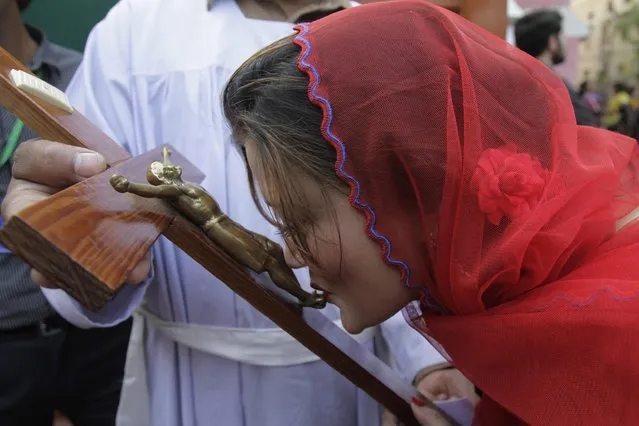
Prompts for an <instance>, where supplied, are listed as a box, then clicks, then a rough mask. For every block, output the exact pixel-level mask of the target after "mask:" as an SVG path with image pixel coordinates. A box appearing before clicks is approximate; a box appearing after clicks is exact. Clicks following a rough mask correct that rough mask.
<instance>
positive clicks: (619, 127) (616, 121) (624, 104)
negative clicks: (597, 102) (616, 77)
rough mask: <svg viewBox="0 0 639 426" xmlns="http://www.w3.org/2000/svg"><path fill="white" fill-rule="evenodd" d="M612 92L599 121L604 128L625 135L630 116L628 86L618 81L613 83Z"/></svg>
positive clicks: (628, 129)
mask: <svg viewBox="0 0 639 426" xmlns="http://www.w3.org/2000/svg"><path fill="white" fill-rule="evenodd" d="M613 92H614V93H613V95H612V96H611V97H610V99H609V100H608V103H607V105H606V112H605V113H604V116H603V118H602V120H601V122H602V125H603V126H604V127H605V128H606V129H608V130H612V131H614V132H617V133H621V134H624V135H627V134H629V133H630V121H631V117H632V104H631V96H630V94H629V93H628V87H627V86H626V85H625V84H624V83H622V82H619V81H618V82H616V83H615V84H614V85H613Z"/></svg>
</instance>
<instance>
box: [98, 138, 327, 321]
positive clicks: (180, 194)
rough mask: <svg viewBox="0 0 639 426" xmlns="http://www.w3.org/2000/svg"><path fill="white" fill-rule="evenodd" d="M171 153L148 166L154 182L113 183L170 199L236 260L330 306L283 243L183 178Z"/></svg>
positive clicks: (310, 303) (314, 303)
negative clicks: (302, 278)
mask: <svg viewBox="0 0 639 426" xmlns="http://www.w3.org/2000/svg"><path fill="white" fill-rule="evenodd" d="M169 155H170V150H169V149H168V148H166V147H165V148H164V149H163V157H164V162H162V163H161V162H159V161H154V162H153V163H151V165H150V166H149V168H148V169H147V171H146V179H147V181H148V182H149V183H150V185H149V184H144V183H132V182H129V181H128V179H126V178H125V177H124V176H122V175H119V174H115V175H113V176H112V177H111V180H110V182H111V186H113V188H115V190H116V191H118V192H122V193H126V192H129V193H131V194H135V195H138V196H140V197H144V198H159V199H165V200H167V201H169V202H170V203H171V205H173V207H175V209H176V210H178V211H179V212H180V213H182V214H184V216H186V217H187V218H188V219H189V220H190V221H191V222H193V223H194V224H195V225H197V226H199V227H200V228H201V229H202V230H203V231H204V233H205V234H206V236H207V237H209V238H210V239H211V241H213V242H214V243H215V244H217V245H218V246H219V247H221V248H222V249H224V250H225V251H226V252H227V253H228V254H229V255H230V256H231V257H232V258H233V259H234V260H236V261H237V262H239V263H240V264H242V265H244V266H246V267H247V268H249V269H250V270H252V271H254V272H257V273H262V272H267V273H268V274H269V276H270V277H271V280H272V281H273V283H274V284H275V285H277V286H278V287H279V288H281V289H282V290H284V291H286V292H288V293H289V294H291V295H293V296H295V297H296V298H297V299H298V300H299V302H300V305H301V306H303V307H312V308H318V309H321V308H324V307H325V306H326V298H325V297H324V296H323V295H322V294H321V293H319V292H316V291H314V292H313V293H312V294H311V293H307V292H306V291H304V289H302V287H301V286H300V284H299V282H298V281H297V278H296V277H295V274H294V273H293V271H292V270H291V268H289V267H288V265H287V264H286V261H285V260H284V252H283V251H282V247H280V246H279V245H278V244H277V243H275V242H273V241H271V240H269V239H268V238H266V237H264V236H263V235H260V234H257V233H255V232H252V231H249V230H248V229H246V228H244V227H243V226H242V225H240V224H238V223H237V222H235V221H233V220H232V219H231V218H229V217H228V216H227V215H226V214H224V212H222V210H221V209H220V206H219V205H218V203H217V201H215V199H214V198H213V197H212V196H211V195H210V194H209V193H208V192H206V191H205V190H204V189H203V188H202V187H201V186H199V185H197V184H194V183H190V182H185V181H184V180H182V169H181V168H180V166H177V165H174V164H171V163H170V161H169Z"/></svg>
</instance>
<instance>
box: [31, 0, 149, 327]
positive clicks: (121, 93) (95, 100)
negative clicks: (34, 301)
mask: <svg viewBox="0 0 639 426" xmlns="http://www.w3.org/2000/svg"><path fill="white" fill-rule="evenodd" d="M130 30H131V5H130V2H129V1H128V0H122V1H120V2H118V3H117V4H116V5H115V6H114V7H113V8H112V9H111V11H110V12H109V14H108V15H107V16H106V18H105V19H104V20H103V21H102V22H100V23H99V24H98V25H96V27H95V28H94V29H93V31H92V32H91V34H90V36H89V39H88V40H87V45H86V49H85V54H84V59H83V61H82V64H81V65H80V67H79V68H78V71H77V72H76V74H75V76H74V77H73V79H72V80H71V83H70V84H69V87H68V89H67V96H68V97H69V100H70V101H71V104H72V105H73V106H74V107H75V108H76V109H78V110H79V111H80V112H81V113H82V114H83V115H84V116H86V117H87V118H88V119H89V120H90V121H91V122H92V123H93V124H95V125H96V126H97V127H99V128H100V129H101V130H102V131H103V132H105V133H106V134H107V135H109V136H110V137H111V138H113V139H114V140H115V141H117V142H119V143H120V144H122V145H123V146H125V147H128V145H129V143H130V142H131V141H132V140H133V139H132V138H133V134H134V132H133V130H134V128H133V110H132V99H131V67H130V54H131V46H130V43H131V34H130ZM150 280H151V278H149V279H147V280H146V281H145V282H144V283H142V284H139V285H127V286H124V287H123V288H122V290H121V291H120V292H119V293H118V294H117V295H116V296H115V297H114V299H113V300H112V301H110V302H109V303H108V304H107V306H106V307H105V308H104V309H103V310H102V311H101V312H98V313H94V312H90V311H88V310H86V309H84V308H83V307H82V306H80V304H79V303H78V302H77V301H76V300H74V299H72V298H71V297H70V296H69V295H68V294H67V293H65V292H64V291H62V290H59V289H47V288H43V289H42V291H43V292H44V295H45V296H46V298H47V299H48V300H49V303H50V304H51V305H52V306H53V308H54V309H55V310H56V311H58V312H59V313H60V315H62V316H63V317H64V318H66V319H67V320H68V321H69V322H71V323H73V324H75V325H76V326H78V327H83V328H89V327H110V326H113V325H115V324H117V323H119V322H121V321H124V320H126V319H127V318H129V317H130V316H131V314H132V312H133V311H134V310H135V308H137V306H138V305H139V304H140V303H141V302H142V299H143V296H144V293H145V291H146V288H147V286H148V283H149V282H150Z"/></svg>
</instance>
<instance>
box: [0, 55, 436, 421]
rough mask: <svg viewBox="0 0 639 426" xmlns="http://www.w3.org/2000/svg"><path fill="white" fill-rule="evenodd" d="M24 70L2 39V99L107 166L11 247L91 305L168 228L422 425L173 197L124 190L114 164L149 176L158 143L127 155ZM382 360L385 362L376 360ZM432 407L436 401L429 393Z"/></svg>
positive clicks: (256, 302)
mask: <svg viewBox="0 0 639 426" xmlns="http://www.w3.org/2000/svg"><path fill="white" fill-rule="evenodd" d="M12 69H18V70H23V71H25V72H28V70H26V69H25V68H24V67H23V66H22V65H21V64H20V63H19V62H18V61H17V60H16V59H14V58H13V57H12V56H10V55H9V54H8V53H7V52H6V51H4V50H3V49H1V48H0V106H1V107H4V108H6V109H7V110H8V111H10V112H11V113H13V114H14V115H16V116H17V117H19V118H20V119H22V120H23V121H24V122H25V124H26V125H27V126H29V127H30V128H31V129H33V130H34V131H35V132H37V133H38V134H39V135H40V136H41V137H43V138H46V139H50V140H55V141H59V142H62V143H67V144H69V145H74V146H78V147H85V148H88V149H91V150H94V151H97V152H99V153H101V154H103V155H104V156H105V158H106V161H107V163H108V166H109V168H108V170H107V171H106V172H104V173H102V174H100V175H96V176H94V177H92V178H90V179H87V180H85V181H83V182H80V183H78V184H76V185H74V186H71V187H69V188H67V189H64V190H62V191H60V192H58V193H56V194H54V195H52V196H51V197H49V198H48V199H46V200H44V201H42V202H40V203H38V204H36V205H33V206H31V207H29V208H26V209H24V210H23V211H21V212H19V213H18V214H17V215H16V216H14V217H12V218H10V219H9V220H8V221H7V223H6V224H5V227H4V228H3V229H2V230H0V241H2V243H3V244H5V245H6V246H7V247H8V248H9V249H11V251H12V252H13V253H15V254H16V255H18V256H20V257H21V258H22V259H23V260H24V261H26V262H27V263H29V264H30V265H31V266H33V267H34V268H36V269H37V270H38V271H40V272H41V273H42V274H43V275H44V276H45V277H47V278H48V279H50V280H52V281H53V282H55V283H56V285H57V286H58V287H60V288H62V289H64V290H65V291H67V292H68V293H70V294H71V295H72V296H73V297H74V298H76V299H77V300H78V301H79V302H80V303H81V304H82V305H84V306H85V307H87V308H89V309H93V310H97V309H100V308H101V307H102V306H104V304H105V303H106V302H108V300H110V299H111V298H112V297H113V296H114V295H115V294H116V292H117V291H118V290H119V289H120V287H121V286H122V283H123V282H124V280H125V277H126V276H127V275H128V273H129V272H130V271H131V270H132V269H133V268H134V267H135V266H136V265H137V264H138V263H139V262H140V260H141V259H142V257H143V256H144V254H145V253H146V252H147V250H148V249H149V248H150V247H151V245H152V244H153V243H154V241H155V240H156V239H157V238H158V237H159V236H160V235H161V234H163V235H164V236H166V237H167V238H168V239H169V240H170V241H172V242H173V243H174V244H175V245H177V246H178V247H180V248H181V249H182V250H183V251H185V252H186V253H187V254H188V255H189V256H191V257H193V258H194V259H195V260H196V261H197V262H198V263H200V264H201V265H202V266H204V267H205V268H206V269H207V270H208V271H209V272H211V273H212V274H214V275H215V276H216V277H217V278H219V279H220V280H221V281H222V282H224V283H225V284H226V285H227V286H228V287H230V288H231V289H232V290H233V291H234V292H235V293H237V294H238V295H239V296H241V297H242V298H244V299H246V300H247V301H248V302H249V303H250V304H251V305H253V306H254V307H255V308H256V309H257V310H258V311H260V312H261V313H262V314H264V315H266V316H267V317H268V318H270V319H271V320H272V321H273V322H274V323H275V324H277V325H278V326H279V327H281V328H282V329H283V330H285V331H286V332H288V333H289V334H290V335H291V336H293V337H294V338H295V339H297V340H298V341H299V342H300V343H301V344H303V345H304V346H306V347H307V348H308V349H309V350H310V351H312V352H314V353H315V354H316V355H318V356H319V357H320V358H321V359H323V360H324V361H325V362H326V363H327V364H329V365H330V366H331V367H333V368H334V369H335V370H337V371H338V372H340V373H341V374H342V375H344V376H345V377H346V378H348V379H349V380H351V381H352V382H353V383H354V384H355V385H357V386H358V387H360V388H361V389H363V390H364V391H366V392H367V393H368V394H369V395H370V396H371V397H373V398H374V399H376V400H377V401H378V402H379V403H380V404H382V405H383V406H385V407H386V408H388V409H389V410H390V411H391V412H392V413H394V414H395V415H396V416H397V417H398V418H399V419H400V420H401V421H402V423H403V424H405V425H407V426H417V425H418V423H417V421H416V420H415V419H414V417H413V414H412V411H411V408H410V405H409V404H408V402H407V401H406V399H405V398H402V397H401V396H400V395H398V393H397V392H395V391H393V390H391V389H390V388H389V387H388V386H387V384H385V383H383V382H382V381H380V379H379V378H378V377H376V376H375V375H373V374H371V373H370V372H369V370H367V369H365V368H364V367H362V366H361V365H360V364H358V363H357V362H356V361H354V360H353V359H352V358H351V357H349V356H348V355H347V354H346V353H344V352H343V351H342V350H341V349H340V348H339V347H337V346H336V345H334V344H333V343H331V341H329V340H328V339H327V338H325V337H324V336H323V335H322V334H320V333H319V332H317V331H316V330H315V329H314V328H312V327H311V326H309V325H308V324H307V323H306V322H305V321H304V318H303V315H302V312H301V310H300V309H298V308H297V307H295V306H293V305H291V304H289V303H287V302H285V301H284V300H282V299H281V298H280V297H278V296H276V295H274V294H273V293H271V292H270V291H268V290H267V289H265V288H263V287H262V286H260V285H259V284H257V283H256V282H255V281H254V280H253V279H252V278H251V276H250V275H249V274H248V273H247V271H246V269H245V268H244V267H243V266H242V265H240V264H238V263H237V262H236V261H234V260H233V259H232V258H231V257H230V256H229V255H228V254H227V253H225V252H224V251H223V250H221V249H220V248H219V247H218V246H216V245H215V244H214V243H213V242H212V241H211V240H210V239H209V238H208V237H207V236H206V235H205V234H204V232H203V231H202V230H201V229H200V228H199V227H197V226H195V225H194V224H193V223H191V222H190V221H188V220H187V219H185V218H184V217H183V216H181V215H180V214H179V213H178V212H176V211H175V210H174V209H173V208H172V207H171V206H170V205H169V204H167V203H166V202H163V201H160V200H157V199H145V198H141V197H138V196H135V195H132V194H120V193H118V192H116V191H115V190H114V189H113V188H112V187H111V186H110V184H109V180H110V178H111V176H112V175H113V174H114V173H119V174H122V175H124V176H127V177H129V178H131V179H137V180H140V181H141V180H144V171H145V170H146V168H147V166H148V165H149V164H150V163H151V162H152V161H153V160H158V159H160V158H161V149H162V147H160V148H158V149H156V150H153V151H150V152H148V153H146V154H143V155H141V156H139V157H136V158H131V157H130V156H129V154H128V153H127V152H126V151H125V150H123V149H122V148H121V147H120V146H119V145H118V144H117V143H115V142H114V141H112V140H111V139H110V138H109V137H108V136H106V135H105V134H104V133H102V132H101V131H100V130H98V129H97V128H96V127H95V126H93V125H92V124H91V123H90V122H89V121H88V120H87V119H86V118H84V117H83V116H82V115H81V114H80V113H78V112H77V111H73V112H72V113H68V112H65V111H63V110H62V109H59V108H56V107H53V106H51V105H49V104H47V103H45V102H44V101H42V100H41V99H38V98H36V97H34V96H31V95H28V94H27V93H25V92H24V91H22V90H20V89H18V88H17V87H16V86H15V85H14V84H13V82H12V81H11V79H10V78H9V73H10V71H11V70H12ZM172 161H173V162H174V163H178V164H180V165H181V166H182V167H183V169H184V176H185V178H187V179H189V180H191V181H196V182H197V181H201V180H202V178H203V176H202V173H201V172H199V171H198V170H197V169H196V168H195V167H194V166H192V165H191V164H190V163H189V162H188V161H187V160H186V159H185V158H184V157H182V156H180V155H179V153H177V152H175V151H173V154H172ZM379 362H380V363H381V361H379ZM429 405H431V406H432V407H433V408H434V409H436V407H435V406H434V405H433V404H432V403H430V402H429Z"/></svg>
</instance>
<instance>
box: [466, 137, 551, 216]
mask: <svg viewBox="0 0 639 426" xmlns="http://www.w3.org/2000/svg"><path fill="white" fill-rule="evenodd" d="M547 174H548V172H547V171H546V170H545V169H544V168H543V167H542V166H541V163H540V162H539V160H538V159H536V158H533V157H531V156H530V154H527V153H525V152H517V148H515V147H512V146H505V147H502V148H498V149H487V150H486V151H484V152H483V153H482V155H481V157H480V158H479V161H478V162H477V169H476V170H475V173H474V174H473V177H472V180H471V184H472V186H473V188H475V190H476V191H477V196H478V198H479V209H480V210H481V211H482V212H484V213H486V215H487V216H488V220H489V221H490V223H492V224H493V225H499V223H500V222H501V220H502V218H503V217H504V216H506V217H507V218H508V219H510V220H514V219H516V218H518V217H520V216H521V215H524V214H527V213H528V212H530V211H531V210H532V208H533V207H534V206H535V205H536V204H537V203H538V202H539V199H540V198H541V194H542V193H543V191H544V187H545V186H546V177H547Z"/></svg>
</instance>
